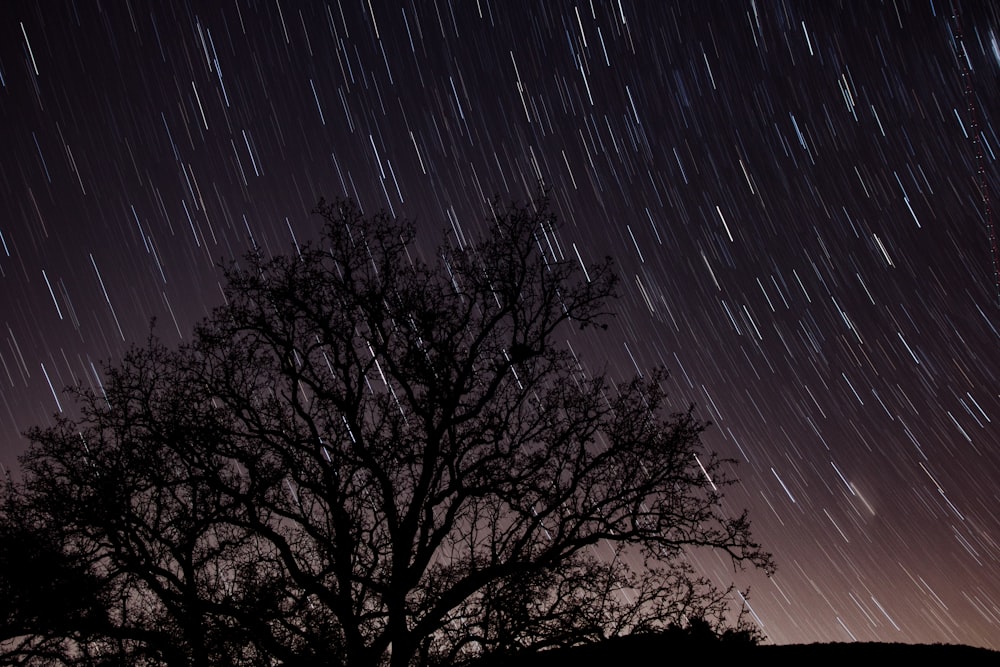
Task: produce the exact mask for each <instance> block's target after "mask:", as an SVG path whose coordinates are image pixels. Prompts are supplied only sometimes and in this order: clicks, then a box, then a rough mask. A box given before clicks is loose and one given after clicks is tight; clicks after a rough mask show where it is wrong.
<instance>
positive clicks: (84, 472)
mask: <svg viewBox="0 0 1000 667" xmlns="http://www.w3.org/2000/svg"><path fill="white" fill-rule="evenodd" d="M493 210H494V215H493V216H492V219H491V220H490V221H489V229H488V231H487V232H486V233H484V234H483V235H481V237H478V238H475V239H472V238H467V237H465V236H463V235H458V234H455V235H452V236H451V237H450V239H446V240H445V241H444V242H443V243H442V244H441V245H440V246H439V247H438V249H437V252H436V254H435V256H434V257H433V259H428V260H424V259H421V258H420V255H419V253H418V252H416V250H415V248H414V244H413V240H414V234H415V227H414V225H413V224H412V223H409V222H406V221H402V220H398V219H395V218H392V217H390V216H387V215H385V214H374V215H367V214H364V213H363V212H362V211H361V210H360V209H359V208H358V207H357V206H355V205H354V204H352V203H350V202H348V201H340V200H338V201H335V202H332V203H326V202H321V203H320V205H319V207H318V208H317V211H316V213H317V214H318V215H319V216H320V217H321V218H322V220H323V231H322V236H321V239H320V240H319V241H317V242H316V243H314V244H304V245H302V246H301V247H298V248H297V249H296V251H295V252H292V253H290V254H288V255H280V256H275V257H272V258H266V257H263V256H261V255H260V254H251V255H249V256H248V257H247V258H246V259H245V261H243V262H240V263H238V264H234V265H233V266H231V267H229V268H228V269H226V270H225V278H226V287H225V303H224V305H222V306H221V307H219V308H218V309H216V310H215V311H214V312H213V314H212V315H211V316H210V317H209V318H207V319H206V320H205V321H204V322H202V324H201V325H200V326H199V327H198V328H197V330H196V332H195V335H194V336H193V338H192V340H191V342H188V343H186V344H182V345H179V346H167V345H165V344H164V343H162V342H161V341H160V340H158V339H157V338H156V337H155V336H154V335H150V337H149V339H148V340H147V341H146V342H145V344H143V345H139V346H136V347H134V348H133V349H132V350H131V351H130V352H129V353H128V354H127V355H126V356H125V358H124V359H123V360H121V361H120V362H118V363H114V364H108V366H107V367H106V368H105V373H104V375H105V378H104V381H103V384H102V386H101V387H99V388H98V389H97V390H91V389H86V388H82V387H77V388H75V389H71V391H72V393H73V394H74V395H75V398H76V405H77V410H78V414H77V416H75V417H72V418H69V417H61V418H59V420H58V422H57V423H56V424H55V425H54V426H51V427H47V428H36V429H34V430H32V431H30V433H29V434H28V435H29V439H30V445H29V448H28V450H27V452H26V453H25V454H24V455H23V457H22V459H21V475H20V479H19V480H17V481H13V480H8V481H7V482H6V484H5V486H4V488H3V495H2V497H0V633H2V634H0V655H4V656H6V659H7V660H8V661H11V662H20V663H22V664H59V663H60V662H61V663H65V664H73V665H91V664H93V665H106V664H107V665H110V664H134V665H185V666H186V665H191V666H207V665H221V666H225V665H233V666H236V665H276V664H284V665H307V664H308V665H312V664H331V665H352V666H353V665H359V666H360V665H379V664H388V665H392V666H393V667H403V666H404V665H417V664H434V663H446V664H459V663H462V662H464V661H469V660H473V659H476V658H480V657H484V656H490V655H498V654H511V653H515V652H518V651H537V650H541V649H545V648H548V647H555V646H570V645H577V644H583V643H587V642H592V641H597V640H600V639H602V638H605V637H609V636H615V635H623V634H630V633H645V632H655V631H657V630H663V629H665V628H668V627H672V626H677V625H678V624H681V623H684V622H686V621H687V620H688V619H692V618H697V619H708V620H709V622H710V623H712V625H713V627H715V628H717V629H721V628H724V627H732V623H733V622H734V621H732V619H731V617H730V616H729V615H728V611H727V610H728V609H729V607H730V602H731V596H730V593H731V589H725V588H718V587H716V586H714V585H712V584H711V583H710V582H708V581H707V580H705V579H704V578H701V577H699V576H697V575H696V573H695V572H694V570H693V569H692V567H691V566H690V565H689V561H688V560H686V559H685V557H684V556H685V550H686V549H689V548H706V549H714V550H719V551H721V552H723V553H725V554H727V555H728V556H729V557H730V558H731V559H732V561H733V563H734V564H735V565H737V566H739V565H743V564H750V565H752V566H755V567H761V568H764V569H766V570H770V568H771V567H772V562H771V557H770V555H769V554H767V553H766V552H765V551H764V550H762V548H761V547H760V546H759V545H758V544H757V543H756V542H755V541H754V540H753V538H752V535H751V532H750V524H749V521H748V518H747V516H746V514H745V513H743V514H740V515H737V516H730V515H729V514H728V513H727V512H726V511H725V510H724V509H723V507H722V504H721V498H722V496H721V489H723V488H724V487H725V486H726V484H727V483H729V482H730V480H729V479H727V476H726V474H725V470H724V465H723V463H724V462H723V461H722V460H720V459H719V458H718V457H716V456H715V455H713V454H712V453H711V452H707V451H704V449H705V448H704V446H703V444H702V441H701V437H700V436H701V433H702V432H703V430H704V428H705V427H706V424H705V423H704V422H702V421H700V420H699V419H698V418H696V417H695V415H694V413H693V411H692V410H690V409H689V410H686V411H683V412H680V413H669V412H668V409H667V401H666V399H667V397H666V394H665V391H664V379H665V373H664V371H662V370H659V369H652V370H650V371H649V372H647V373H644V374H643V375H642V376H637V377H636V378H634V379H633V380H631V381H629V382H627V383H624V384H622V383H615V382H612V381H611V380H610V378H609V377H608V376H607V375H605V374H602V373H595V372H592V371H590V370H588V369H587V368H585V366H584V365H583V364H581V363H580V361H579V360H578V359H577V358H576V357H575V356H574V354H573V353H572V350H571V349H570V348H569V347H568V346H567V345H566V344H565V333H566V332H565V329H566V328H567V327H577V328H587V327H592V326H596V327H605V326H606V324H605V323H606V320H607V318H608V317H609V316H610V310H611V308H612V306H613V302H614V299H615V298H616V292H615V287H616V280H615V274H614V271H613V267H612V265H611V262H610V261H604V262H602V263H599V264H596V265H591V266H586V267H584V266H583V265H582V264H581V263H580V262H579V261H578V258H577V257H575V256H574V257H572V258H569V259H568V258H567V257H566V253H564V251H563V250H562V249H561V241H560V235H559V229H558V225H557V222H556V220H555V217H554V215H553V214H552V213H551V212H550V210H549V209H548V207H547V204H546V201H545V199H544V198H543V197H542V198H538V199H536V200H535V201H531V202H529V203H527V204H526V205H500V204H499V203H494V209H493ZM15 544H16V545H20V546H18V547H17V548H15V547H13V546H11V545H15ZM38 563H44V566H43V567H41V568H36V567H33V565H35V564H38ZM43 599H44V600H46V601H47V602H48V604H46V602H42V600H43ZM56 600H58V601H56Z"/></svg>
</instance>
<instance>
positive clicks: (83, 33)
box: [0, 0, 1000, 649]
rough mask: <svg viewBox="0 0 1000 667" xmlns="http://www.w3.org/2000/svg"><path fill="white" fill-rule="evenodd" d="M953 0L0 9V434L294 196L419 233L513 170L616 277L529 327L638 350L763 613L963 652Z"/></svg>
mask: <svg viewBox="0 0 1000 667" xmlns="http://www.w3.org/2000/svg"><path fill="white" fill-rule="evenodd" d="M989 4H990V3H986V2H981V3H977V2H965V3H961V4H960V5H959V10H958V14H957V15H956V14H954V13H953V8H952V6H951V5H949V4H948V3H947V2H941V1H940V0H935V1H933V2H931V1H928V0H925V1H921V2H916V1H915V2H896V1H893V2H889V1H887V2H864V3H862V2H795V1H791V0H786V1H780V2H777V1H770V0H752V1H750V2H745V1H743V0H733V1H732V2H729V1H726V2H722V1H717V2H698V1H696V2H670V1H663V2H654V1H648V2H627V1H626V0H613V1H611V2H597V0H592V1H589V0H579V1H578V2H547V1H546V2H537V3H530V2H504V1H496V0H494V1H488V0H470V1H469V2H457V1H456V2H445V1H444V0H437V1H430V0H428V1H426V2H425V1H423V0H411V1H409V2H401V3H395V2H382V1H380V0H341V1H340V2H336V1H333V0H331V1H330V2H322V1H320V0H317V1H313V2H293V1H291V0H269V1H263V0H262V1H260V2H257V1H254V0H226V1H224V2H223V1H220V2H170V3H155V2H140V1H138V0H121V1H115V2H107V3H96V2H54V1H53V2H5V3H4V4H3V5H2V7H0V31H2V32H0V338H2V342H0V362H2V364H0V401H2V406H0V461H2V462H3V465H4V467H5V468H6V469H8V470H10V469H15V470H16V458H17V456H18V454H20V453H21V452H22V451H23V450H24V448H25V446H26V444H27V443H26V441H25V439H24V438H23V437H22V436H21V432H22V431H24V430H25V429H27V428H28V427H29V426H31V425H33V424H39V425H45V424H48V423H51V422H52V419H53V415H54V414H57V413H59V412H62V411H72V409H73V408H72V404H71V402H70V401H68V399H67V397H65V395H64V394H63V393H62V392H61V389H62V388H63V387H65V386H67V385H75V384H82V385H84V386H92V387H95V388H98V387H99V386H100V383H101V375H100V371H99V369H100V367H101V363H102V362H103V361H106V360H110V361H114V360H115V359H117V358H120V357H121V355H122V354H123V352H124V351H125V350H126V349H127V348H128V346H129V344H131V343H134V342H139V341H141V340H142V339H143V338H144V337H145V336H146V335H148V332H149V326H150V322H151V321H152V320H154V319H155V321H156V322H155V325H154V326H155V329H154V331H155V332H156V334H157V335H158V336H160V337H162V338H163V339H164V340H166V341H168V342H177V341H180V340H186V338H187V337H188V336H189V335H190V332H191V331H192V328H193V326H194V325H195V324H196V323H197V322H198V320H199V319H200V318H202V317H204V316H205V315H207V314H208V313H209V312H210V310H211V309H212V308H213V307H215V306H217V305H219V304H220V302H221V299H222V293H221V286H220V284H219V281H220V280H221V272H220V270H219V268H218V267H219V264H220V263H226V262H229V261H233V260H239V258H241V257H242V256H243V255H244V254H245V253H246V252H248V251H250V250H252V249H256V250H259V251H261V252H264V253H267V254H275V253H285V252H295V248H296V247H297V246H298V245H299V244H302V243H304V242H306V241H307V240H308V239H310V238H312V237H313V236H314V233H315V232H317V231H318V229H319V223H318V221H317V220H316V219H315V218H310V216H309V211H310V210H311V209H312V208H313V207H314V206H315V205H316V202H317V201H318V200H319V198H320V197H327V198H332V197H335V196H346V197H351V198H353V199H355V200H356V201H357V202H358V203H359V204H360V205H361V206H362V207H363V208H364V209H365V211H367V212H374V211H377V210H380V209H384V210H386V211H388V212H389V213H392V214H394V215H397V216H401V217H407V218H411V219H414V220H416V221H417V224H418V227H419V229H420V243H426V248H428V249H429V248H431V247H433V245H434V244H435V243H436V242H437V241H439V240H440V238H441V235H442V233H445V232H447V233H450V234H456V235H459V236H460V237H464V236H468V235H474V234H475V232H476V231H477V230H481V229H483V226H484V225H485V224H487V218H488V211H489V204H488V202H489V201H490V200H491V199H492V198H493V197H494V196H498V197H500V198H502V199H505V200H516V201H524V200H526V199H527V198H529V197H531V196H532V195H533V194H534V193H535V192H536V191H537V189H538V187H539V184H540V183H541V184H544V186H545V187H547V188H549V189H550V192H551V197H552V201H553V205H554V208H555V210H556V212H557V214H558V215H559V217H560V219H561V220H562V221H563V227H562V228H561V230H560V231H559V236H558V238H556V239H555V240H554V242H555V243H556V244H557V245H558V247H559V248H560V252H562V253H563V254H564V256H565V257H567V258H570V259H574V260H576V261H579V262H581V263H588V262H593V261H596V260H599V259H601V258H602V257H603V256H605V255H610V256H611V257H612V258H613V259H614V260H615V262H616V265H617V268H618V271H619V273H620V275H621V278H622V282H621V284H622V287H621V296H622V298H621V299H620V301H619V302H618V303H616V304H615V307H616V316H615V318H614V319H613V320H612V322H611V326H610V328H609V330H608V331H607V332H602V333H601V335H600V336H597V335H596V334H594V336H595V337H594V338H590V337H589V336H590V335H591V334H589V333H586V334H576V333H569V332H568V333H567V335H568V336H575V337H572V338H567V340H566V344H567V345H570V346H571V347H572V348H573V350H574V351H575V352H576V353H578V354H579V356H580V358H581V359H582V361H583V363H584V364H586V365H588V366H589V367H591V368H594V369H603V368H607V369H609V370H610V372H611V375H612V376H613V377H615V378H616V379H622V380H623V379H626V378H627V377H630V376H631V375H633V374H635V373H636V372H643V371H645V370H646V369H649V368H651V367H652V366H654V365H658V364H662V365H664V366H665V367H667V368H668V369H669V370H670V372H671V376H670V383H671V386H670V391H671V396H672V398H673V401H674V403H675V405H676V407H677V409H683V408H685V407H686V406H687V405H688V404H689V403H694V404H695V405H696V407H697V413H698V414H699V415H700V416H701V417H703V418H705V419H709V420H711V421H712V423H713V425H712V427H711V428H710V429H709V431H708V432H707V433H706V436H705V439H706V442H707V444H708V445H709V447H711V448H712V449H715V450H717V451H719V452H720V453H721V454H723V455H725V456H727V457H731V458H732V459H734V460H735V461H736V462H737V463H738V465H737V466H736V468H735V475H736V476H737V477H738V478H739V479H740V483H739V484H738V485H737V486H735V487H732V488H731V489H729V491H728V493H727V496H726V502H727V506H731V507H732V509H733V511H734V512H736V511H737V510H739V509H740V508H742V507H747V508H749V510H750V513H751V514H750V516H751V518H752V520H753V521H754V530H755V535H756V537H757V538H758V539H759V540H760V541H761V543H762V544H763V545H764V546H765V547H766V548H768V549H769V550H771V551H772V552H773V554H774V556H775V560H776V562H777V565H778V571H777V573H776V574H775V575H774V576H773V577H772V578H770V579H767V578H764V577H763V576H758V575H756V574H754V573H747V574H746V575H737V576H741V577H744V578H745V579H746V583H749V584H750V586H751V595H750V598H749V605H750V606H751V608H752V615H753V618H754V620H755V621H756V622H757V623H759V625H760V627H761V629H762V631H763V632H764V633H765V635H766V636H767V638H768V640H769V641H771V642H775V643H788V642H805V643H808V642H817V641H854V640H858V641H887V642H921V643H930V642H953V643H965V644H972V645H977V646H986V647H990V648H994V649H1000V576H998V575H997V572H998V571H1000V491H998V479H1000V436H998V429H997V421H998V420H1000V333H998V327H1000V303H998V293H997V284H996V276H995V273H994V264H993V262H994V260H995V258H994V257H993V253H994V252H995V250H994V249H993V248H992V247H991V231H992V230H991V229H990V226H991V223H992V219H991V218H992V212H991V211H990V208H989V206H988V205H987V204H986V203H984V201H983V193H984V192H987V193H988V192H989V185H990V184H991V183H994V182H995V179H996V152H997V151H1000V139H998V137H997V134H996V132H995V129H994V126H993V124H992V122H991V121H992V114H993V111H994V108H995V106H996V104H997V101H998V92H1000V89H998V85H997V82H998V77H1000V21H998V18H1000V17H998V15H997V13H996V10H995V9H994V8H991V7H990V6H989ZM958 26H960V32H957V30H958ZM993 190H994V191H996V188H993ZM993 238H995V236H994V237H993ZM697 566H698V567H699V568H700V570H701V571H703V572H705V573H706V574H707V575H708V576H710V577H712V578H713V579H717V580H719V581H720V582H726V581H728V580H730V579H731V578H732V577H733V572H732V568H731V566H730V565H729V563H728V562H727V561H724V560H723V559H721V558H716V557H714V556H712V557H706V558H704V559H702V560H700V561H699V562H698V563H697Z"/></svg>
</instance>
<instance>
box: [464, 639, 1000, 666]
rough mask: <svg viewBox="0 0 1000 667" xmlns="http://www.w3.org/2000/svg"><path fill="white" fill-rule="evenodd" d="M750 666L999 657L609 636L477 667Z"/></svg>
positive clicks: (950, 649) (968, 661)
mask: <svg viewBox="0 0 1000 667" xmlns="http://www.w3.org/2000/svg"><path fill="white" fill-rule="evenodd" d="M692 661H698V662H700V663H701V664H754V665H757V664H759V665H768V667H784V666H786V665H788V666H792V665H795V666H799V665H808V664H851V663H853V664H865V665H916V664H932V665H962V666H963V667H970V666H971V667H978V666H984V667H985V666H987V665H989V666H992V667H995V666H996V665H1000V652H998V651H991V650H989V649H985V648H978V647H973V646H964V645H957V644H899V643H881V642H857V643H815V644H783V645H775V644H754V643H752V642H724V641H718V640H711V639H705V640H701V639H697V638H695V639H691V638H681V637H677V636H669V635H631V636H626V637H613V638H610V639H608V640H605V641H603V642H599V643H597V644H593V645H585V646H574V647H571V648H560V649H554V650H551V651H540V652H538V653H533V654H527V653H522V654H516V655H514V656H510V657H508V658H506V659H500V660H496V661H489V662H487V663H483V664H479V665H477V667H543V666H547V665H572V666H573V667H607V665H609V664H615V663H619V664H621V663H624V664H643V665H647V666H648V667H659V666H661V665H662V666H664V667H666V666H667V665H676V664H692Z"/></svg>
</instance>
